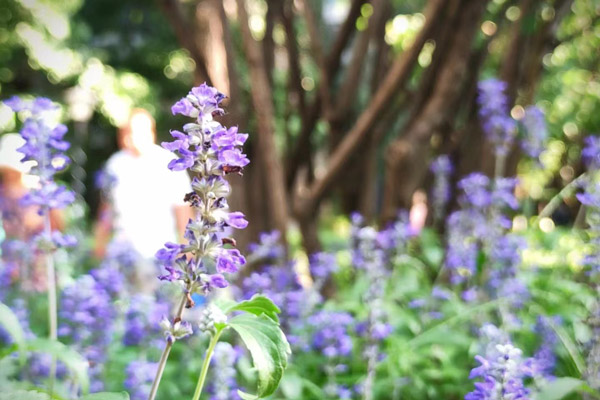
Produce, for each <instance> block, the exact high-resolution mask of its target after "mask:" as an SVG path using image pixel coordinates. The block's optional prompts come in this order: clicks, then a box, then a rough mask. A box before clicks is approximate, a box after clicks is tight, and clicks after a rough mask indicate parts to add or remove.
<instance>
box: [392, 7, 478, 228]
mask: <svg viewBox="0 0 600 400" xmlns="http://www.w3.org/2000/svg"><path fill="white" fill-rule="evenodd" d="M485 4H486V2H483V1H482V2H472V1H469V0H462V4H461V7H460V10H461V11H460V16H459V19H458V25H457V31H456V33H455V35H454V38H453V41H452V43H451V45H450V46H451V47H450V49H449V51H448V54H449V56H448V59H447V61H446V62H445V63H444V65H443V66H442V68H441V70H440V73H439V74H438V77H437V79H436V84H435V85H434V92H433V93H432V95H431V96H430V98H429V100H428V101H427V102H426V103H425V105H424V107H423V108H422V110H421V111H420V113H419V116H418V117H417V118H415V119H414V120H413V122H412V123H411V124H410V125H408V126H407V127H406V128H405V129H404V134H403V135H402V137H401V138H400V139H397V140H396V141H395V142H393V143H392V144H391V145H390V146H389V148H388V150H387V153H386V173H387V175H386V184H385V188H384V203H383V209H382V219H383V220H384V221H387V220H390V219H393V218H395V216H396V213H397V210H398V208H400V207H404V208H408V207H410V205H411V200H412V195H413V193H414V191H415V190H416V189H417V188H418V187H419V185H420V184H421V182H422V180H423V178H424V177H425V175H426V174H427V170H428V169H427V166H428V164H429V163H428V159H429V154H428V153H429V149H430V139H431V137H432V136H433V135H434V134H437V135H443V134H444V133H445V134H448V133H449V132H450V131H451V129H452V125H453V117H454V114H453V113H452V110H453V109H454V108H455V107H456V103H457V102H458V97H459V96H458V95H459V94H460V92H461V86H462V84H461V82H462V81H463V78H464V75H465V73H466V71H467V68H468V59H469V54H470V49H471V45H472V42H473V38H474V35H475V33H476V31H477V28H478V27H479V22H480V19H481V16H482V14H483V11H484V7H485Z"/></svg>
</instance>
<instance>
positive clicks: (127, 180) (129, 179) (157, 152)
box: [106, 145, 191, 258]
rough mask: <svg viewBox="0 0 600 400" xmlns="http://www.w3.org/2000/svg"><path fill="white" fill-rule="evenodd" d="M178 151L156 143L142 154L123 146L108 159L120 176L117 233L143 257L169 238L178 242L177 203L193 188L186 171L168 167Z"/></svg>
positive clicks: (112, 171) (109, 166) (114, 173)
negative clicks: (138, 154) (174, 153)
mask: <svg viewBox="0 0 600 400" xmlns="http://www.w3.org/2000/svg"><path fill="white" fill-rule="evenodd" d="M173 158H174V155H173V154H172V153H171V152H169V151H167V150H165V149H163V148H162V147H159V146H157V145H153V146H152V148H150V149H148V150H147V151H145V152H144V153H143V154H141V155H140V156H135V155H133V154H131V153H130V152H128V151H125V150H120V151H118V152H117V153H115V154H113V155H112V156H111V157H110V158H109V159H108V161H107V163H106V170H107V172H108V173H109V174H110V175H112V176H114V177H115V178H116V184H115V185H114V186H113V188H112V193H111V194H112V202H113V209H114V213H115V216H114V218H115V220H114V227H115V235H116V236H117V237H118V238H119V239H122V240H126V241H128V242H129V243H131V245H132V246H133V248H134V249H135V250H137V251H138V252H139V253H140V255H141V256H142V257H146V258H150V257H153V256H154V254H155V253H156V252H157V251H158V250H159V249H161V248H162V247H163V245H164V244H165V242H177V225H176V219H175V210H174V208H175V207H176V206H180V205H184V204H185V202H184V201H183V197H184V196H185V194H186V193H188V192H189V191H190V190H191V184H190V178H189V176H188V174H187V172H185V171H177V172H174V171H171V170H169V169H168V168H167V165H168V164H169V162H170V161H171V160H172V159H173Z"/></svg>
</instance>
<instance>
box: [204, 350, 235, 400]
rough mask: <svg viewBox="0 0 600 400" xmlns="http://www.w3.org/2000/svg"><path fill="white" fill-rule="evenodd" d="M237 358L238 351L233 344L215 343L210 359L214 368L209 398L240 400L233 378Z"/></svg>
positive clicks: (214, 399) (213, 399)
mask: <svg viewBox="0 0 600 400" xmlns="http://www.w3.org/2000/svg"><path fill="white" fill-rule="evenodd" d="M237 359H238V353H237V352H236V350H235V349H234V348H233V346H231V345H230V344H229V343H227V342H219V343H217V345H216V346H215V353H214V358H213V360H212V363H213V365H214V368H213V369H212V370H213V381H212V384H211V386H210V393H211V396H210V400H241V397H240V396H239V395H238V392H237V390H238V386H237V381H236V379H235V375H236V370H235V363H236V361H237Z"/></svg>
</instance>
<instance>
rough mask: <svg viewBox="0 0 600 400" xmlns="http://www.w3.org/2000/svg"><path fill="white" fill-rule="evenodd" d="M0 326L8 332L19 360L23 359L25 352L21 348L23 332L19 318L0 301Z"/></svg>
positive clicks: (23, 337)
mask: <svg viewBox="0 0 600 400" xmlns="http://www.w3.org/2000/svg"><path fill="white" fill-rule="evenodd" d="M0 327H2V328H4V329H5V330H6V332H8V334H9V335H10V337H11V338H12V339H13V341H14V343H15V346H16V349H17V350H19V354H20V358H21V360H24V357H25V354H24V353H23V352H22V351H21V350H22V349H24V347H25V334H24V333H23V329H22V328H21V324H20V323H19V318H18V317H17V316H16V315H15V313H13V312H12V310H11V309H10V308H9V307H8V306H7V305H6V304H3V303H0Z"/></svg>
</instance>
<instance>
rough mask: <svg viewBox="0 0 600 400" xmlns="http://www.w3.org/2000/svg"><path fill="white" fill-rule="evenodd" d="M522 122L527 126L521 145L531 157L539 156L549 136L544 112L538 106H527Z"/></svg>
mask: <svg viewBox="0 0 600 400" xmlns="http://www.w3.org/2000/svg"><path fill="white" fill-rule="evenodd" d="M521 123H522V124H523V127H524V128H525V137H524V138H523V141H522V142H521V147H522V148H523V151H525V153H526V154H527V155H529V156H530V157H533V158H538V157H539V156H540V154H542V151H543V150H544V143H545V141H546V138H547V137H548V128H547V126H546V118H545V116H544V112H543V111H542V110H541V109H540V108H539V107H537V106H528V107H525V116H524V117H523V119H522V120H521Z"/></svg>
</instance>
